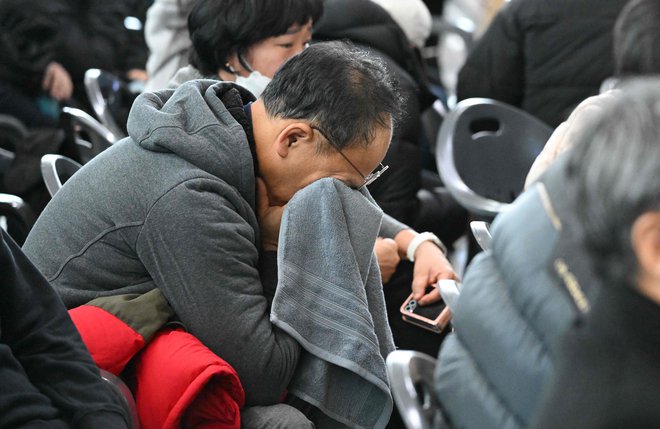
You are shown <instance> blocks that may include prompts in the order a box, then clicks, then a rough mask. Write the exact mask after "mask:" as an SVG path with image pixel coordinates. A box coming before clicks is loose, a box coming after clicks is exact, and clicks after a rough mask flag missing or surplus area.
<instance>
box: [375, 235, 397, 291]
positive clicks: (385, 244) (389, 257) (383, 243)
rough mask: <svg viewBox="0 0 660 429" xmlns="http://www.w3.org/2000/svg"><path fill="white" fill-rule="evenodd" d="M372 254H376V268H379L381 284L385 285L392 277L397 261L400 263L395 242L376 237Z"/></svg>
mask: <svg viewBox="0 0 660 429" xmlns="http://www.w3.org/2000/svg"><path fill="white" fill-rule="evenodd" d="M374 252H376V259H378V266H379V267H380V277H381V278H382V280H383V283H387V282H389V281H390V279H391V278H392V275H394V272H395V271H396V267H397V266H398V265H399V261H401V258H400V257H399V252H398V248H397V245H396V242H395V241H394V240H392V239H391V238H381V237H378V238H376V244H375V245H374Z"/></svg>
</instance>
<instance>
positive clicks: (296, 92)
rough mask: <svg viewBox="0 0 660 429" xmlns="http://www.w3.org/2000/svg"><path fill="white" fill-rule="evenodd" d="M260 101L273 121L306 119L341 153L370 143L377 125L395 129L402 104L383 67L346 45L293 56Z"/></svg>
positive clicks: (311, 49)
mask: <svg viewBox="0 0 660 429" xmlns="http://www.w3.org/2000/svg"><path fill="white" fill-rule="evenodd" d="M261 98H262V99H263V102H264V106H265V108H266V112H267V113H268V115H270V116H271V117H281V118H290V119H304V120H307V121H309V122H310V123H311V124H312V125H313V126H315V127H316V128H318V129H319V130H320V131H321V132H322V133H323V134H324V135H325V137H326V138H327V139H328V140H329V142H330V143H331V144H332V145H334V146H335V147H336V148H338V149H343V148H345V147H348V146H353V145H356V144H363V145H364V146H365V147H366V146H367V145H369V144H370V143H371V141H372V140H373V136H374V132H375V130H376V127H377V126H380V127H383V128H389V127H390V126H393V125H394V123H395V122H396V121H397V119H398V116H399V110H400V106H401V97H400V95H399V90H398V83H397V82H396V81H395V80H394V78H393V76H392V75H391V74H390V73H389V72H388V71H387V68H386V67H385V63H384V62H383V61H382V60H380V59H379V58H377V57H376V56H374V55H372V54H369V53H368V52H366V51H364V50H362V49H358V48H356V47H355V46H353V45H351V44H349V43H346V42H323V43H317V44H314V45H312V46H310V47H309V48H307V49H306V50H304V51H303V52H302V53H300V54H298V55H297V56H295V57H293V58H291V59H290V60H289V61H287V62H286V63H285V64H284V65H283V66H282V67H281V68H280V69H279V70H278V71H277V73H275V76H274V77H273V80H272V81H271V82H270V83H269V84H268V86H267V87H266V89H265V91H264V92H263V94H262V95H261ZM324 149H328V150H329V149H331V148H329V147H328V146H327V145H325V146H324V147H319V150H320V151H323V150H324Z"/></svg>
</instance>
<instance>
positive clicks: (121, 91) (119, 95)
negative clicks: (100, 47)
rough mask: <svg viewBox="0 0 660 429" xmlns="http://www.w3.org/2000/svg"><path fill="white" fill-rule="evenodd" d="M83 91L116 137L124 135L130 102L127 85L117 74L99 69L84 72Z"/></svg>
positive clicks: (103, 122) (98, 115)
mask: <svg viewBox="0 0 660 429" xmlns="http://www.w3.org/2000/svg"><path fill="white" fill-rule="evenodd" d="M84 81H85V91H86V92H87V98H89V102H90V103H91V105H92V108H93V109H94V113H96V116H97V117H98V118H99V120H100V121H101V123H102V124H103V125H105V127H106V128H107V129H109V130H110V131H111V132H112V133H113V134H114V135H115V136H116V137H119V138H121V137H126V124H125V123H124V122H125V119H126V118H125V117H124V116H125V113H124V111H123V110H124V109H126V113H127V110H128V107H129V106H130V105H131V103H132V99H129V98H130V97H129V96H128V94H129V91H128V89H127V85H126V83H125V82H124V81H122V80H121V79H120V78H119V77H118V76H115V75H114V74H112V73H110V72H107V71H103V70H99V69H89V70H87V71H86V72H85V79H84Z"/></svg>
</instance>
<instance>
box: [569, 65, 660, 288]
mask: <svg viewBox="0 0 660 429" xmlns="http://www.w3.org/2000/svg"><path fill="white" fill-rule="evenodd" d="M583 136H584V137H583V138H582V141H579V142H577V144H576V146H575V148H574V150H573V153H572V154H570V157H571V158H570V161H569V164H568V166H567V175H568V178H569V189H571V190H572V198H574V201H573V202H574V206H575V207H576V208H577V210H576V216H577V217H578V219H577V220H578V222H579V225H580V226H581V228H582V235H583V242H584V244H585V246H586V250H587V252H588V253H589V254H590V255H591V259H592V261H593V263H594V265H595V268H596V273H598V274H599V275H600V276H601V277H602V278H603V280H604V281H605V284H621V285H627V286H629V287H632V286H634V284H635V276H634V275H633V274H634V273H637V272H638V263H637V258H636V255H635V253H634V251H633V248H632V242H631V229H632V226H633V224H634V222H635V220H636V219H637V218H638V217H639V216H640V215H642V214H644V213H646V212H649V211H655V210H660V78H643V79H641V78H640V79H634V80H631V81H630V82H628V83H626V84H624V86H623V87H622V88H621V93H620V94H619V96H618V97H617V100H616V101H615V102H613V103H611V104H610V105H609V106H608V108H607V109H605V110H604V112H603V114H602V116H601V117H600V119H599V120H597V121H595V123H594V124H593V125H592V126H591V127H590V129H589V132H585V133H584V134H583Z"/></svg>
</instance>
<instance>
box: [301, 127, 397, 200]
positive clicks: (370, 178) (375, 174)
mask: <svg viewBox="0 0 660 429" xmlns="http://www.w3.org/2000/svg"><path fill="white" fill-rule="evenodd" d="M311 128H312V129H313V130H316V131H318V133H319V134H321V135H322V136H323V138H324V139H326V140H327V141H328V143H329V144H330V146H332V147H333V148H335V150H336V151H337V152H339V155H341V157H342V158H344V159H345V160H346V162H348V164H349V165H350V166H351V167H353V170H355V171H356V172H357V173H358V174H359V175H360V176H361V177H362V178H363V179H364V182H363V183H362V184H361V185H360V186H358V187H357V189H358V190H362V189H364V188H365V187H367V186H369V185H371V184H372V183H374V182H375V181H376V179H378V178H379V177H380V176H382V175H383V173H384V172H385V171H387V169H388V168H390V166H389V165H383V163H382V162H379V163H378V167H376V169H375V170H374V171H372V172H371V173H369V174H367V175H366V176H365V175H364V174H362V172H361V171H360V170H359V169H358V168H357V167H356V166H355V164H353V163H352V162H351V160H350V159H348V157H347V156H346V154H344V152H342V151H341V149H339V147H337V146H335V144H334V143H332V141H331V140H330V139H329V138H328V137H326V135H325V133H324V132H323V131H321V130H320V129H318V128H317V127H314V126H312V127H311Z"/></svg>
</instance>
